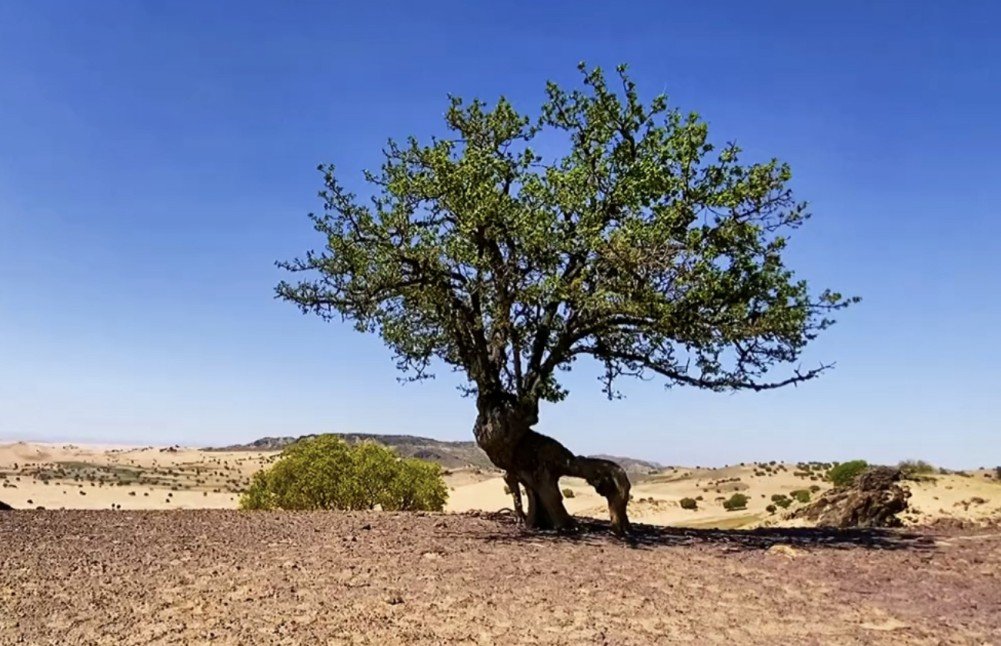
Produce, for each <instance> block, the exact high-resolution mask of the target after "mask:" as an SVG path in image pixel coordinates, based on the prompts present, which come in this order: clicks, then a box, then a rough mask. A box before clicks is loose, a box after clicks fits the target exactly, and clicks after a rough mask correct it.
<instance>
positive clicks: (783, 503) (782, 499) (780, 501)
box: [772, 493, 792, 509]
mask: <svg viewBox="0 0 1001 646" xmlns="http://www.w3.org/2000/svg"><path fill="white" fill-rule="evenodd" d="M772 502H774V503H775V504H776V505H778V506H779V507H781V508H782V509H786V508H787V507H788V506H789V505H791V504H792V499H791V498H789V497H788V496H786V495H785V494H782V493H777V494H772Z"/></svg>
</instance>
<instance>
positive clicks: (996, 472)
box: [994, 467, 1001, 480]
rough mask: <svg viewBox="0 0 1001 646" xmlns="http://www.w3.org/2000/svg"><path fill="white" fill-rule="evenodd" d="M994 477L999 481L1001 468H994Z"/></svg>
mask: <svg viewBox="0 0 1001 646" xmlns="http://www.w3.org/2000/svg"><path fill="white" fill-rule="evenodd" d="M994 477H995V478H997V479H998V480H1001V467H994Z"/></svg>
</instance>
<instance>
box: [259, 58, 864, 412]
mask: <svg viewBox="0 0 1001 646" xmlns="http://www.w3.org/2000/svg"><path fill="white" fill-rule="evenodd" d="M580 70H581V73H582V80H583V84H582V87H579V88H575V89H572V90H567V89H563V88H561V87H559V86H557V85H556V84H554V83H549V84H548V85H547V88H546V95H547V99H546V101H545V103H544V104H543V106H542V108H541V110H540V111H539V112H538V114H535V115H528V114H523V113H520V112H518V111H517V110H516V109H515V107H514V106H513V105H512V104H511V103H510V102H509V101H508V100H506V99H505V98H503V97H502V98H500V99H499V100H497V101H496V102H495V103H493V104H492V105H488V104H486V103H484V102H483V101H480V100H473V101H470V102H466V101H464V100H463V99H461V98H459V97H451V98H450V103H449V107H448V111H447V113H446V115H445V123H446V126H447V129H448V135H447V136H445V137H440V138H439V137H432V138H430V140H429V141H428V142H427V143H421V142H419V141H418V140H417V139H416V138H414V137H410V138H408V139H406V140H405V141H403V142H398V141H393V140H391V141H390V142H389V143H388V145H387V147H386V148H385V150H384V151H383V153H384V162H383V164H382V167H381V169H379V170H378V171H371V172H366V173H365V179H366V180H367V183H368V184H369V185H370V186H371V188H372V194H371V196H370V197H369V198H368V199H365V200H362V199H359V198H358V196H356V195H355V194H353V193H352V192H350V191H348V190H346V189H345V187H344V185H343V184H342V182H341V181H340V180H339V179H338V178H337V176H336V174H335V169H334V167H333V166H321V167H320V170H321V171H322V173H323V177H324V184H325V188H324V190H323V191H322V192H321V193H320V196H321V198H322V200H323V204H324V210H323V212H322V213H321V214H311V216H310V217H311V219H312V221H313V224H314V226H315V228H316V230H317V231H318V232H319V233H320V234H322V236H323V239H324V242H325V246H324V248H323V249H322V250H320V251H310V252H308V253H307V254H306V255H305V256H304V257H302V258H299V259H295V260H292V261H289V262H281V263H279V266H281V267H283V268H285V269H287V270H289V271H291V272H295V273H296V274H299V273H302V274H303V276H302V278H301V279H300V280H296V281H293V282H287V281H282V282H281V283H280V284H279V285H278V287H277V294H278V296H279V297H280V298H283V299H286V300H288V301H291V302H293V303H295V304H297V305H298V306H299V307H300V308H301V309H302V310H303V311H304V312H312V313H315V314H318V315H320V316H321V317H324V318H331V317H336V316H341V317H343V318H345V319H347V320H350V321H353V322H354V324H355V325H356V327H357V329H359V330H360V331H364V332H374V333H377V334H379V335H381V337H382V339H383V340H384V341H385V343H386V344H387V345H388V346H389V347H390V348H391V349H392V351H393V352H394V354H395V357H396V359H397V362H398V366H399V367H400V368H401V369H403V370H404V371H406V374H407V375H408V377H409V378H411V379H421V378H426V377H429V376H431V368H432V364H433V363H434V361H435V360H440V361H441V362H444V364H447V365H449V366H451V367H452V368H454V369H456V370H458V371H460V372H462V373H464V374H465V375H466V376H467V377H468V380H469V384H468V391H469V392H483V391H491V392H501V393H506V394H507V395H510V396H513V397H516V398H518V399H519V400H523V401H535V402H537V401H539V400H548V401H558V400H560V399H562V398H563V397H564V396H565V395H566V390H565V388H564V386H563V385H562V384H561V382H560V372H561V371H562V370H569V369H570V367H571V366H572V364H573V363H574V362H575V361H576V360H577V359H578V358H580V357H591V358H593V359H595V360H597V361H598V362H600V365H602V366H603V368H604V370H603V374H604V378H603V390H604V392H605V393H606V394H607V395H608V396H610V397H611V396H615V395H616V392H617V391H616V390H615V383H616V380H617V379H618V378H620V377H623V376H649V375H658V376H660V377H662V378H663V379H664V381H665V383H666V384H667V385H686V386H695V387H699V388H706V389H711V390H716V391H724V390H733V389H753V390H761V389H767V388H775V387H780V386H784V385H788V384H792V383H796V382H800V381H804V380H808V379H812V378H814V377H816V376H818V375H819V374H821V373H822V372H823V371H824V370H825V369H827V368H828V367H829V366H827V365H824V364H822V365H817V366H814V367H810V368H808V369H801V368H799V367H797V366H795V365H793V364H795V363H796V362H797V361H798V359H799V357H800V354H801V351H802V350H803V348H804V347H805V346H806V345H807V343H808V342H809V341H811V340H812V339H814V338H815V337H816V335H817V334H818V333H819V332H820V331H822V330H824V329H825V328H827V327H828V326H830V325H831V324H832V323H833V322H834V321H833V319H832V318H831V316H832V313H833V312H835V311H836V310H839V309H841V308H844V307H846V306H847V305H849V304H850V303H852V302H854V301H855V300H856V299H853V298H846V297H844V296H842V295H841V294H839V293H837V292H834V291H830V290H824V291H820V292H819V293H816V292H813V291H811V290H810V289H809V288H808V285H807V283H806V282H805V281H803V280H799V279H798V278H797V277H796V276H795V275H794V273H793V272H792V271H791V270H790V269H789V268H787V267H786V265H785V264H784V262H783V258H782V256H783V250H784V249H785V247H786V242H787V239H788V235H789V233H790V232H791V231H792V230H794V229H796V228H797V227H799V226H800V225H801V224H802V223H803V222H804V221H805V220H806V219H807V218H808V215H809V214H808V211H807V206H806V204H805V203H804V202H801V201H798V200H796V199H795V198H794V196H793V193H792V190H791V188H790V187H789V181H790V177H791V172H790V168H789V166H788V165H787V164H784V163H781V162H779V161H778V160H775V159H772V160H769V161H765V162H760V163H744V162H743V161H742V159H741V150H740V148H739V147H738V146H737V145H735V144H733V143H728V144H725V145H722V146H718V145H716V144H714V143H712V142H711V141H710V140H709V136H708V135H709V133H708V127H707V124H706V122H705V121H704V120H703V119H701V118H700V117H699V116H698V115H697V114H695V113H683V112H682V111H680V110H678V109H677V108H673V107H669V105H668V101H667V98H666V97H665V96H663V95H661V96H656V97H654V98H653V99H652V100H650V101H649V102H644V101H642V100H641V98H640V95H639V93H638V91H637V89H636V86H635V84H634V83H633V81H632V80H631V79H630V77H629V76H628V74H627V72H626V69H625V67H624V66H620V67H619V68H618V70H617V71H618V74H617V76H616V78H615V79H614V83H613V84H610V83H609V81H608V79H607V78H606V75H605V74H604V73H603V72H602V71H601V70H600V69H598V68H595V69H590V70H589V69H588V68H586V67H585V66H584V65H583V64H582V65H581V66H580ZM560 145H562V149H561V151H560V152H559V153H558V154H554V155H550V154H543V153H542V152H541V151H542V150H546V151H548V150H552V149H553V148H554V146H557V147H558V146H560ZM778 364H786V365H788V366H789V368H787V371H786V372H785V374H781V375H779V376H777V377H773V376H772V375H771V373H770V369H772V368H773V367H774V366H776V365H778Z"/></svg>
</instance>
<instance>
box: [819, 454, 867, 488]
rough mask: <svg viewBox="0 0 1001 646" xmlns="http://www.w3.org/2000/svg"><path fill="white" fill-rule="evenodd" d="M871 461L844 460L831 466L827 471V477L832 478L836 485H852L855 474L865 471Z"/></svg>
mask: <svg viewBox="0 0 1001 646" xmlns="http://www.w3.org/2000/svg"><path fill="white" fill-rule="evenodd" d="M868 466H869V463H868V462H866V461H865V460H851V461H850V462H842V463H841V464H838V465H837V466H834V467H831V468H830V470H828V472H827V479H828V480H830V481H831V482H832V483H833V484H834V486H835V487H844V486H846V485H850V484H851V483H852V482H854V481H855V476H857V475H858V474H860V473H862V472H863V471H865V469H866V467H868Z"/></svg>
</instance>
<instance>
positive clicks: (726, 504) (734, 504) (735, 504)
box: [723, 493, 749, 511]
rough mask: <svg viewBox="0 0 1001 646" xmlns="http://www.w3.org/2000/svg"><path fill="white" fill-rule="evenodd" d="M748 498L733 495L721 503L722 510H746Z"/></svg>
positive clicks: (736, 494)
mask: <svg viewBox="0 0 1001 646" xmlns="http://www.w3.org/2000/svg"><path fill="white" fill-rule="evenodd" d="M748 500H749V499H748V497H747V496H745V495H744V494H742V493H735V494H733V495H732V496H730V497H729V498H728V499H727V500H724V501H723V509H726V510H727V511H738V510H741V509H746V508H747V502H748Z"/></svg>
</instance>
